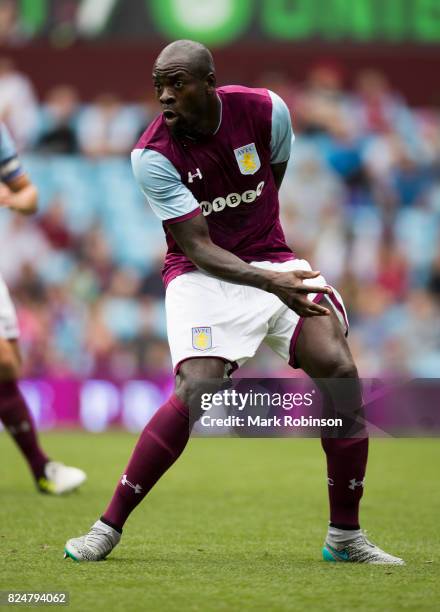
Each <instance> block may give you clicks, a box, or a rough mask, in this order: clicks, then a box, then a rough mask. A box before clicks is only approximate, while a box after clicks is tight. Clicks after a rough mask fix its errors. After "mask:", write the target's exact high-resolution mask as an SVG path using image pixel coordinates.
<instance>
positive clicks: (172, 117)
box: [163, 109, 177, 125]
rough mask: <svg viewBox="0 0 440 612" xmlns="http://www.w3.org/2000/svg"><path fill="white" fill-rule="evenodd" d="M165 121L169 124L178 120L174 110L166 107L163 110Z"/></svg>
mask: <svg viewBox="0 0 440 612" xmlns="http://www.w3.org/2000/svg"><path fill="white" fill-rule="evenodd" d="M163 116H164V119H165V122H166V123H167V124H168V125H169V124H171V123H174V122H175V121H176V120H177V115H176V113H175V112H174V111H172V110H170V109H166V110H164V111H163Z"/></svg>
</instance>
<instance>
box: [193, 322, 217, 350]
mask: <svg viewBox="0 0 440 612" xmlns="http://www.w3.org/2000/svg"><path fill="white" fill-rule="evenodd" d="M192 345H193V348H195V349H196V350H197V351H207V350H208V349H210V348H212V331H211V328H210V327H193V328H192Z"/></svg>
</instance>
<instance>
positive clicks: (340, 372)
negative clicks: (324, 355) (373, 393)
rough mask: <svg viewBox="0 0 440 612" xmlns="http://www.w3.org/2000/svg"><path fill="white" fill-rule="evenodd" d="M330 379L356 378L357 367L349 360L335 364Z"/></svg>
mask: <svg viewBox="0 0 440 612" xmlns="http://www.w3.org/2000/svg"><path fill="white" fill-rule="evenodd" d="M331 378H358V371H357V367H356V365H355V364H354V362H353V361H351V360H349V361H344V362H342V363H335V364H334V365H333V368H332V371H331Z"/></svg>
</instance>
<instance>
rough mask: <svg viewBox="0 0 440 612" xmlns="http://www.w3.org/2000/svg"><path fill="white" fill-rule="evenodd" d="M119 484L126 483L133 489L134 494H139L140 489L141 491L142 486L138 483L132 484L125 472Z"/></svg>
mask: <svg viewBox="0 0 440 612" xmlns="http://www.w3.org/2000/svg"><path fill="white" fill-rule="evenodd" d="M121 484H123V485H128V486H129V487H131V488H132V489H134V492H135V494H137V495H140V494H141V491H142V487H141V485H140V484H136V485H134V484H133V483H132V482H130V481H129V480H127V474H124V475H123V476H122V479H121Z"/></svg>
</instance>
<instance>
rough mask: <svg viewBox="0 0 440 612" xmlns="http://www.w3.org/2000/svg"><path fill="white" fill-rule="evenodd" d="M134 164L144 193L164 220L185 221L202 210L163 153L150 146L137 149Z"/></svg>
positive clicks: (132, 161) (170, 221)
mask: <svg viewBox="0 0 440 612" xmlns="http://www.w3.org/2000/svg"><path fill="white" fill-rule="evenodd" d="M131 164H132V167H133V173H134V176H135V178H136V181H137V182H138V184H139V186H140V188H141V190H142V193H143V194H144V195H145V197H146V198H147V201H148V203H149V205H150V206H151V208H152V209H153V212H154V213H155V214H156V215H157V216H158V217H159V219H160V220H161V221H163V222H164V223H165V224H168V223H177V222H179V221H185V220H186V219H190V218H191V217H195V216H196V215H198V214H200V213H201V209H200V206H199V203H198V202H197V200H196V199H195V197H194V196H193V194H192V193H191V191H190V190H189V189H188V188H187V187H185V185H184V184H183V183H182V181H181V178H180V175H179V173H178V171H177V170H176V168H175V167H174V165H173V164H172V163H171V162H170V161H169V159H167V158H166V157H165V156H164V155H162V154H161V153H158V152H157V151H152V150H151V149H135V150H134V151H133V152H132V154H131Z"/></svg>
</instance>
